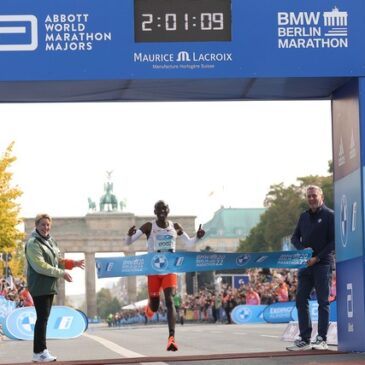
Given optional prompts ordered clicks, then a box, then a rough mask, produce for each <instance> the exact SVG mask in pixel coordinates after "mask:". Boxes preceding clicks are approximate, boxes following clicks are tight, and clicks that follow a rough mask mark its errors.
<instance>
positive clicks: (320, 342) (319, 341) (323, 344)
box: [312, 336, 328, 350]
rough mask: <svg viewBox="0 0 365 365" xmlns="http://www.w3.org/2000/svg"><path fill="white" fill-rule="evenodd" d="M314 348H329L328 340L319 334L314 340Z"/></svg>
mask: <svg viewBox="0 0 365 365" xmlns="http://www.w3.org/2000/svg"><path fill="white" fill-rule="evenodd" d="M312 349H313V350H327V349H328V345H327V342H326V341H325V340H324V339H323V338H322V337H321V336H317V338H316V341H315V342H312Z"/></svg>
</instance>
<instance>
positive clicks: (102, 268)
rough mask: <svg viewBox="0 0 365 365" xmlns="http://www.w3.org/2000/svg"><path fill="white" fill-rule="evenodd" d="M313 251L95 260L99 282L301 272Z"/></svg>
mask: <svg viewBox="0 0 365 365" xmlns="http://www.w3.org/2000/svg"><path fill="white" fill-rule="evenodd" d="M311 257H312V250H311V249H305V250H300V251H278V252H253V253H243V252H241V253H227V252H173V253H172V252H163V253H157V252H153V253H147V254H145V255H140V256H125V257H124V256H123V257H100V258H96V259H95V260H96V269H97V275H98V278H99V279H100V278H111V277H121V276H138V275H161V274H168V273H181V272H197V271H198V272H199V271H216V270H235V269H236V270H238V269H247V268H253V267H259V268H287V269H298V268H303V267H306V262H307V261H308V260H309V259H310V258H311Z"/></svg>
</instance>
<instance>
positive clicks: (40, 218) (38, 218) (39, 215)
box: [35, 213, 52, 226]
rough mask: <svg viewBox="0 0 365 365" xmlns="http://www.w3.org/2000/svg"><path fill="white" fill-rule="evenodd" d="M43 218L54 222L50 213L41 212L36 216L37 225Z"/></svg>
mask: <svg viewBox="0 0 365 365" xmlns="http://www.w3.org/2000/svg"><path fill="white" fill-rule="evenodd" d="M42 219H48V220H49V221H50V222H52V218H51V216H50V215H49V214H47V213H39V214H37V216H36V217H35V225H36V226H37V225H38V223H39V222H40V221H41V220H42Z"/></svg>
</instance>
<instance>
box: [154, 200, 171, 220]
mask: <svg viewBox="0 0 365 365" xmlns="http://www.w3.org/2000/svg"><path fill="white" fill-rule="evenodd" d="M155 214H156V217H157V218H158V219H159V220H165V219H166V217H167V216H168V214H169V206H168V205H165V204H158V205H157V206H156V208H155Z"/></svg>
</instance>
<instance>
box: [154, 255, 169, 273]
mask: <svg viewBox="0 0 365 365" xmlns="http://www.w3.org/2000/svg"><path fill="white" fill-rule="evenodd" d="M167 266H168V261H167V258H166V256H165V255H162V254H159V255H155V256H153V258H152V267H153V268H154V269H155V270H157V271H165V270H166V269H167Z"/></svg>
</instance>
